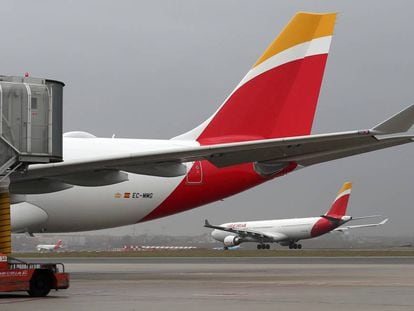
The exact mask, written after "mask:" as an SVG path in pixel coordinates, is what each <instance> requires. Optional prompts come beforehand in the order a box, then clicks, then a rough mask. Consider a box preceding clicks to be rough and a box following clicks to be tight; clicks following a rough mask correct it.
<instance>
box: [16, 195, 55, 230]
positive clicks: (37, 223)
mask: <svg viewBox="0 0 414 311" xmlns="http://www.w3.org/2000/svg"><path fill="white" fill-rule="evenodd" d="M10 216H11V226H12V232H15V233H24V232H29V233H32V232H42V231H44V229H45V228H46V222H47V219H48V215H47V214H46V212H45V211H44V210H42V209H41V208H40V207H37V206H36V205H33V204H30V203H28V202H22V203H18V204H13V205H12V206H11V209H10Z"/></svg>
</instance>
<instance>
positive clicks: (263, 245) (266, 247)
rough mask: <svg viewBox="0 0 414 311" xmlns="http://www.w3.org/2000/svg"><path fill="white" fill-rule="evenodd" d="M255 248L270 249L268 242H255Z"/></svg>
mask: <svg viewBox="0 0 414 311" xmlns="http://www.w3.org/2000/svg"><path fill="white" fill-rule="evenodd" d="M257 249H270V244H257Z"/></svg>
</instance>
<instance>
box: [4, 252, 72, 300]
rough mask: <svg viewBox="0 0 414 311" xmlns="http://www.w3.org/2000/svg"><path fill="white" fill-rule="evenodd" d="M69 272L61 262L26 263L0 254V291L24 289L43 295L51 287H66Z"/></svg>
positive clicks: (32, 294) (34, 295) (31, 293)
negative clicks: (66, 271)
mask: <svg viewBox="0 0 414 311" xmlns="http://www.w3.org/2000/svg"><path fill="white" fill-rule="evenodd" d="M68 287H69V274H68V273H65V266H64V265H63V264H62V263H46V264H45V263H27V262H24V261H22V260H18V259H15V258H13V257H7V256H5V255H4V254H0V292H15V291H26V292H28V294H29V295H30V296H32V297H44V296H47V294H49V292H50V290H51V289H55V290H58V289H67V288H68Z"/></svg>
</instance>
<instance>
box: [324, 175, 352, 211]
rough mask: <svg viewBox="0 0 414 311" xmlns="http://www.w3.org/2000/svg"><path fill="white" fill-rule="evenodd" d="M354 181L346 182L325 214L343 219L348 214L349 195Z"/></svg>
mask: <svg viewBox="0 0 414 311" xmlns="http://www.w3.org/2000/svg"><path fill="white" fill-rule="evenodd" d="M351 189H352V183H351V182H346V183H344V184H343V186H342V188H341V189H340V190H339V193H338V195H337V197H336V198H335V201H334V202H333V203H332V206H331V208H330V210H329V211H328V212H327V213H326V214H325V216H328V217H332V218H336V219H341V218H342V216H344V215H345V214H346V208H347V206H348V201H349V197H350V195H351Z"/></svg>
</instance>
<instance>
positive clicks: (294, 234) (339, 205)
mask: <svg viewBox="0 0 414 311" xmlns="http://www.w3.org/2000/svg"><path fill="white" fill-rule="evenodd" d="M351 188H352V184H351V183H350V182H346V183H344V185H343V186H342V188H341V189H340V190H339V193H338V196H337V197H336V198H335V200H334V202H333V203H332V206H331V208H330V209H329V211H328V212H327V213H326V214H324V215H322V216H320V217H307V218H291V219H276V220H262V221H246V222H233V223H226V224H222V225H220V226H214V225H211V224H210V223H209V222H208V220H206V221H205V225H204V227H207V228H212V229H214V230H213V231H212V232H211V236H212V237H213V238H214V239H215V240H217V241H220V242H222V243H223V244H224V248H228V247H233V246H236V245H240V244H241V243H243V242H256V243H258V244H257V249H269V248H270V244H267V243H279V244H280V245H282V246H289V248H290V249H292V248H295V249H296V248H298V249H301V248H302V244H298V243H297V242H298V241H300V240H304V239H312V238H314V237H317V236H320V235H323V234H325V233H328V232H331V231H341V232H343V231H346V230H349V229H354V228H366V227H375V226H380V225H383V224H385V223H386V222H387V221H388V219H384V220H383V221H381V222H379V223H374V224H364V225H355V226H343V225H344V224H346V223H348V222H349V221H351V220H357V219H365V218H372V217H378V215H375V216H363V217H352V216H348V215H346V209H347V205H348V201H349V196H350V194H351Z"/></svg>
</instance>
